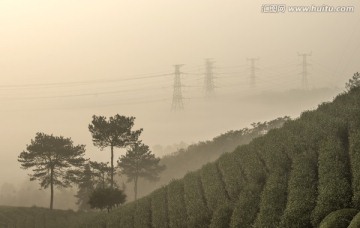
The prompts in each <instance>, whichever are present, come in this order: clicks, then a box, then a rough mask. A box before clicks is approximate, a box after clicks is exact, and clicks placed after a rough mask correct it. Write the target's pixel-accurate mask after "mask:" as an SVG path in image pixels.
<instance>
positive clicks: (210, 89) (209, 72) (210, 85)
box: [204, 59, 215, 98]
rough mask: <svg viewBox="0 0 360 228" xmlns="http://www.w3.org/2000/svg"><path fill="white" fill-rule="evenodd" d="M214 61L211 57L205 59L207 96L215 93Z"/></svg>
mask: <svg viewBox="0 0 360 228" xmlns="http://www.w3.org/2000/svg"><path fill="white" fill-rule="evenodd" d="M213 64H214V61H212V60H211V59H206V60H205V81H204V87H205V96H206V97H208V98H209V97H213V96H214V94H215V85H214V72H213V69H214V65H213Z"/></svg>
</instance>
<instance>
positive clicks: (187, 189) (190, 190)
mask: <svg viewBox="0 0 360 228" xmlns="http://www.w3.org/2000/svg"><path fill="white" fill-rule="evenodd" d="M184 199H185V206H186V212H187V218H188V227H193V228H196V227H198V228H202V227H208V226H209V223H210V219H211V213H210V211H209V209H208V208H207V205H206V201H205V196H204V192H203V187H202V184H201V180H200V176H199V172H193V173H188V174H187V175H186V176H185V177H184Z"/></svg>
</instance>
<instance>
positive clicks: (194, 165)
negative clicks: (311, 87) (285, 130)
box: [127, 117, 290, 200]
mask: <svg viewBox="0 0 360 228" xmlns="http://www.w3.org/2000/svg"><path fill="white" fill-rule="evenodd" d="M288 120H290V118H289V117H282V118H278V119H275V120H272V121H268V122H263V123H260V122H259V123H253V124H252V128H250V129H249V128H244V129H241V130H235V131H229V132H227V133H225V134H222V135H219V136H217V137H215V138H213V139H212V140H208V141H205V142H199V143H196V144H192V145H190V146H188V147H187V148H185V149H180V150H178V151H176V152H174V153H172V154H170V155H166V156H164V157H162V158H161V161H160V163H161V164H162V165H165V166H166V169H165V171H164V172H162V173H161V174H160V180H159V181H157V182H149V181H146V180H142V179H140V180H139V183H138V186H139V195H140V196H145V195H147V194H149V193H150V192H152V191H153V190H155V189H157V188H159V187H161V186H163V185H166V184H168V183H169V182H170V181H171V180H173V179H176V178H181V177H183V176H184V175H185V174H186V173H188V172H190V171H195V170H197V169H199V168H201V166H203V165H204V164H206V163H209V162H212V161H215V160H216V159H218V158H219V157H220V156H221V155H222V154H224V153H226V152H230V151H233V150H234V149H235V148H236V147H238V146H240V145H244V144H248V143H249V142H250V141H251V140H253V139H254V138H256V137H259V136H261V135H263V134H265V133H266V132H268V131H269V130H271V129H274V128H279V127H281V126H282V125H283V124H284V123H285V122H286V121H288ZM127 195H128V199H130V200H131V199H133V197H132V196H133V192H132V188H129V190H128V191H127Z"/></svg>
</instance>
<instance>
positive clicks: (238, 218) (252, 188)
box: [230, 183, 262, 228]
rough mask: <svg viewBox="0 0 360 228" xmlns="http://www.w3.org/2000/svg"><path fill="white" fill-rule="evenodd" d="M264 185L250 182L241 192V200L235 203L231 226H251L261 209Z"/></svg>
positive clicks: (235, 227)
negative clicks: (261, 194)
mask: <svg viewBox="0 0 360 228" xmlns="http://www.w3.org/2000/svg"><path fill="white" fill-rule="evenodd" d="M261 190H262V185H260V184H258V183H248V184H247V185H246V186H245V187H244V189H243V190H242V191H241V192H240V195H239V200H238V201H237V202H236V203H235V206H234V211H233V214H232V216H231V222H230V227H232V228H238V227H251V226H252V224H253V222H254V220H255V218H256V214H257V213H258V211H259V203H260V193H261Z"/></svg>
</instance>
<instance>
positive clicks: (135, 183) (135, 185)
mask: <svg viewBox="0 0 360 228" xmlns="http://www.w3.org/2000/svg"><path fill="white" fill-rule="evenodd" d="M137 182H138V177H137V176H136V177H135V179H134V193H135V200H137Z"/></svg>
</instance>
